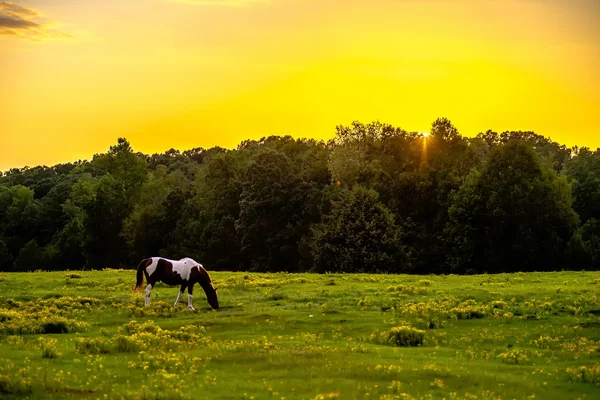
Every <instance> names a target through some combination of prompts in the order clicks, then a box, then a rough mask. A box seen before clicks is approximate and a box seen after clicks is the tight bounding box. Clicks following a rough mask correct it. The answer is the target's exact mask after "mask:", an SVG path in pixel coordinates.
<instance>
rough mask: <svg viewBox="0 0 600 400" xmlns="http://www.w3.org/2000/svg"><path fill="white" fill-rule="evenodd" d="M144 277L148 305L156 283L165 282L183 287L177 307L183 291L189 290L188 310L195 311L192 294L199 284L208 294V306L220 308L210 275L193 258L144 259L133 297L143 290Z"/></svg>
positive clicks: (139, 269) (139, 266)
mask: <svg viewBox="0 0 600 400" xmlns="http://www.w3.org/2000/svg"><path fill="white" fill-rule="evenodd" d="M144 275H145V276H146V282H147V283H148V285H147V286H146V291H145V294H146V305H149V304H150V293H151V292H152V288H153V287H154V285H155V284H156V282H159V281H160V282H164V283H166V284H167V285H171V286H174V285H181V288H180V289H179V294H178V295H177V300H175V307H177V304H179V300H180V299H181V296H183V291H184V290H185V288H186V287H187V290H188V308H189V309H190V311H194V307H193V306H192V293H193V290H194V284H196V283H198V284H200V286H202V289H204V292H205V293H206V299H207V300H208V304H210V306H211V307H212V308H214V309H215V310H217V309H218V308H219V300H218V299H217V290H216V289H215V287H214V286H213V284H212V281H211V279H210V275H208V272H206V270H205V269H204V267H203V266H202V264H199V263H197V262H196V261H194V260H192V259H191V258H182V259H181V260H169V259H167V258H162V257H151V258H144V259H143V260H142V261H141V262H140V263H139V264H138V267H137V282H136V286H135V289H134V290H133V294H132V296H133V295H134V294H135V293H136V292H139V291H140V290H142V287H143V286H144Z"/></svg>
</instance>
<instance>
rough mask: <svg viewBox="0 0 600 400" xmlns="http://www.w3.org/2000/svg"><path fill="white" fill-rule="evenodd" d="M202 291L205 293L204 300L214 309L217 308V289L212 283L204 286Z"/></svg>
mask: <svg viewBox="0 0 600 400" xmlns="http://www.w3.org/2000/svg"><path fill="white" fill-rule="evenodd" d="M204 292H205V293H206V300H208V304H210V306H211V307H212V308H213V309H215V310H218V309H219V299H218V298H217V289H216V288H215V287H214V286H213V284H212V283H211V284H209V285H208V287H206V288H204Z"/></svg>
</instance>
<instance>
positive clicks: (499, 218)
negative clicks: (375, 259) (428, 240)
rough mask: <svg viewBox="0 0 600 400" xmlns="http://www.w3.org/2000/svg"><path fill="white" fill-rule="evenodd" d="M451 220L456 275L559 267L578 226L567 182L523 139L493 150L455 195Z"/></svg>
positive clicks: (448, 228) (451, 260) (449, 232)
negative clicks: (480, 167) (542, 160)
mask: <svg viewBox="0 0 600 400" xmlns="http://www.w3.org/2000/svg"><path fill="white" fill-rule="evenodd" d="M449 217H450V221H449V222H448V224H447V226H446V230H445V238H446V241H447V242H446V243H447V246H448V249H449V260H448V261H449V264H450V267H451V268H452V271H454V272H458V273H464V272H490V273H493V272H512V271H532V270H552V269H556V268H559V267H561V266H563V265H564V261H565V260H564V252H565V249H566V245H567V242H568V241H569V239H570V238H571V236H572V234H573V231H574V229H575V227H576V225H577V215H576V214H575V212H574V211H573V209H572V207H571V194H570V188H569V185H568V183H567V181H566V179H564V178H562V177H558V176H557V175H556V173H555V172H554V171H552V170H551V169H549V168H547V167H545V166H544V165H543V164H542V163H541V162H540V159H539V157H538V156H537V154H536V153H535V152H534V151H533V150H532V149H531V147H530V146H528V145H527V144H525V143H523V142H522V141H510V142H508V143H507V144H506V145H503V146H500V147H498V148H496V149H495V150H493V151H492V153H491V154H490V159H489V161H488V162H487V164H486V165H485V166H484V167H483V168H482V170H481V172H474V173H473V174H472V175H471V176H470V177H469V179H468V181H467V182H466V183H465V184H464V185H463V186H462V187H461V189H460V191H459V192H458V193H457V195H456V196H455V198H454V203H453V205H452V206H451V207H450V210H449Z"/></svg>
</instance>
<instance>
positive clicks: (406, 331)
mask: <svg viewBox="0 0 600 400" xmlns="http://www.w3.org/2000/svg"><path fill="white" fill-rule="evenodd" d="M424 337H425V331H422V330H420V329H417V328H413V327H412V326H396V327H394V328H392V329H390V330H389V331H384V332H381V333H379V332H375V333H373V334H372V335H371V339H372V340H373V341H375V342H377V343H380V344H390V345H392V346H422V345H423V338H424Z"/></svg>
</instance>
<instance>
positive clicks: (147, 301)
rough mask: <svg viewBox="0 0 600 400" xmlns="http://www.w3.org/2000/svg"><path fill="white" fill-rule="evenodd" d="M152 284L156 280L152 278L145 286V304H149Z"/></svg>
mask: <svg viewBox="0 0 600 400" xmlns="http://www.w3.org/2000/svg"><path fill="white" fill-rule="evenodd" d="M154 284H156V281H154V280H150V281H149V282H148V286H146V291H145V293H146V305H147V306H149V305H150V293H152V288H153V287H154Z"/></svg>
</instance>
